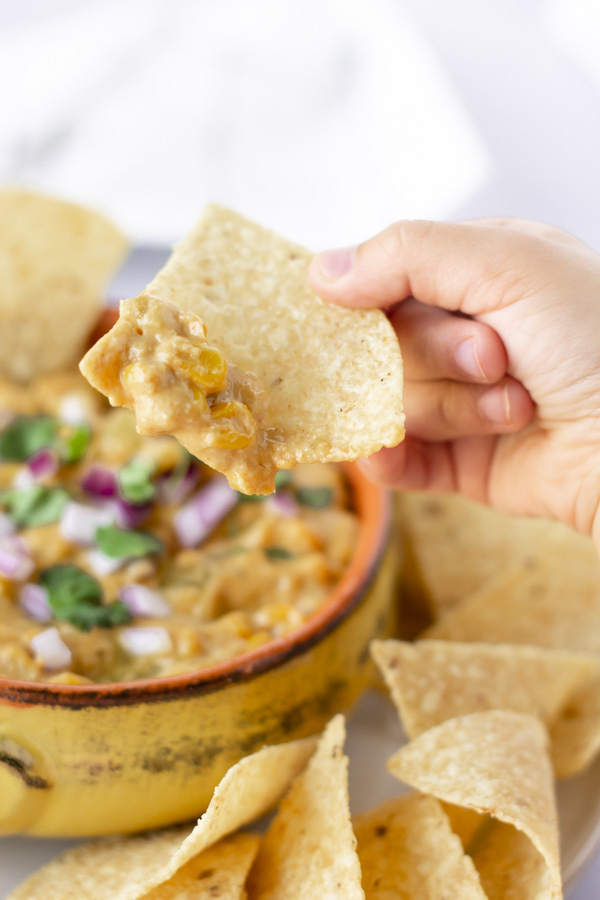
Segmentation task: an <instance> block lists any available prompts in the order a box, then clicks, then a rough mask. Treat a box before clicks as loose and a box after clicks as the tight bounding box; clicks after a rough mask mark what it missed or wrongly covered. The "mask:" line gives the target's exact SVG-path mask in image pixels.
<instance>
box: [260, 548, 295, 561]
mask: <svg viewBox="0 0 600 900" xmlns="http://www.w3.org/2000/svg"><path fill="white" fill-rule="evenodd" d="M265 556H268V557H269V559H293V558H294V554H293V553H290V551H289V550H286V549H285V547H265Z"/></svg>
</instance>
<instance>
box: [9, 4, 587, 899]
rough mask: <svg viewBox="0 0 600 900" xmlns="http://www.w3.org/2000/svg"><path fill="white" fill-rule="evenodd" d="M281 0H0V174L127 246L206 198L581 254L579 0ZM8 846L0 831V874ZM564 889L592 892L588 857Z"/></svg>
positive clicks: (268, 212)
mask: <svg viewBox="0 0 600 900" xmlns="http://www.w3.org/2000/svg"><path fill="white" fill-rule="evenodd" d="M283 8H284V6H283V5H282V4H280V3H278V2H277V0H255V2H253V3H252V4H247V3H244V0H204V2H203V3H202V4H197V3H194V2H193V0H178V2H173V0H152V2H151V3H148V2H145V0H104V2H103V3H102V4H96V3H92V2H91V0H55V2H53V3H52V4H48V3H46V2H45V0H23V2H21V3H18V4H16V3H14V2H12V0H0V78H1V79H2V84H3V85H4V88H3V111H2V116H1V117H0V181H12V182H19V183H24V184H29V185H33V186H37V187H40V188H43V189H45V190H48V191H54V192H56V193H59V194H62V195H65V196H68V197H72V198H73V199H76V200H80V201H84V202H88V203H91V204H93V205H96V206H98V207H99V208H101V209H104V210H105V211H106V212H107V213H108V214H110V215H112V216H113V217H115V218H116V220H117V221H118V222H120V223H121V224H122V226H123V227H125V228H126V229H127V230H128V231H129V233H130V234H131V237H132V240H133V241H134V242H138V243H139V242H141V243H157V244H162V243H165V242H166V243H170V242H171V241H173V240H175V239H177V238H178V237H180V236H181V235H183V234H184V233H185V231H186V230H187V229H188V228H189V226H190V224H191V222H192V220H193V218H194V216H195V215H196V213H197V211H198V209H199V208H200V207H201V206H202V204H203V203H204V202H206V201H208V200H218V201H221V202H224V203H228V204H230V205H231V206H233V207H235V208H238V209H240V210H242V211H243V212H246V213H247V214H248V215H250V216H254V217H255V218H258V219H260V220H262V221H264V222H265V223H268V224H271V225H272V226H273V227H276V228H279V229H281V230H282V231H283V232H284V233H286V234H287V235H289V236H290V237H292V238H295V239H297V240H299V241H302V242H304V243H306V244H307V245H308V246H311V247H313V248H315V249H318V248H320V247H322V246H324V245H327V244H343V243H346V242H348V241H350V240H356V239H360V238H361V237H363V236H366V235H368V234H369V233H371V232H372V231H373V230H374V229H375V228H379V227H382V226H383V225H385V224H387V223H388V222H389V221H390V220H391V219H393V218H399V217H420V218H427V217H440V218H458V217H477V216H487V215H519V216H524V217H527V218H534V219H541V220H544V221H548V222H552V223H554V224H556V225H559V226H562V227H564V228H566V229H568V230H570V231H572V232H573V233H574V234H576V235H578V236H579V237H581V238H582V239H584V240H586V241H587V242H588V243H589V244H590V245H592V246H593V247H595V248H596V249H600V178H599V177H598V160H599V159H600V54H599V53H598V46H600V5H599V4H598V3H597V2H596V0H504V2H503V3H502V4H498V3H490V2H483V3H482V2H481V0H454V2H452V3H447V2H444V0H369V3H364V2H362V0H310V2H309V0H307V2H306V3H304V4H300V6H298V4H294V5H291V4H290V5H288V6H286V7H285V10H286V11H285V13H282V10H283ZM302 48H304V50H302ZM53 850H54V846H52V845H44V846H43V847H40V848H39V854H40V859H41V857H42V856H44V855H46V856H48V855H50V854H51V853H52V852H53ZM29 852H30V845H29V844H25V843H22V842H20V841H19V840H18V839H15V840H10V841H3V842H0V879H2V878H3V877H4V878H5V879H6V877H7V876H6V873H7V872H13V875H14V873H15V872H16V871H17V870H18V869H19V867H20V866H22V858H23V855H24V854H25V855H27V854H28V853H29ZM3 873H4V874H3ZM9 877H13V876H9ZM13 880H14V878H13ZM0 884H1V881H0ZM0 896H1V891H0ZM570 896H571V898H572V900H596V898H600V858H599V859H598V860H597V861H596V862H595V863H594V864H593V865H592V866H591V867H590V869H589V870H588V872H587V873H586V875H585V876H584V877H583V878H582V879H581V881H580V882H579V884H578V885H577V886H576V887H575V889H574V890H573V891H572V893H571V895H570Z"/></svg>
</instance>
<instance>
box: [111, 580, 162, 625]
mask: <svg viewBox="0 0 600 900" xmlns="http://www.w3.org/2000/svg"><path fill="white" fill-rule="evenodd" d="M119 596H120V598H121V600H122V601H123V603H124V604H125V606H126V607H127V609H128V610H129V612H130V613H131V615H132V616H149V617H155V616H156V617H157V618H159V617H160V618H162V617H164V616H169V615H170V614H171V607H170V606H169V604H168V603H167V601H166V600H165V598H164V597H163V595H162V594H161V593H159V591H153V590H152V589H151V588H149V587H146V585H145V584H128V585H126V586H125V587H124V588H121V590H120V591H119Z"/></svg>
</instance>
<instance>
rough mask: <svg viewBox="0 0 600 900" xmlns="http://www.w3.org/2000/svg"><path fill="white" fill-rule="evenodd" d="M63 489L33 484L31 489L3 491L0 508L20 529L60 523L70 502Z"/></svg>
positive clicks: (0, 495) (0, 496) (0, 494)
mask: <svg viewBox="0 0 600 900" xmlns="http://www.w3.org/2000/svg"><path fill="white" fill-rule="evenodd" d="M69 499H70V498H69V495H68V493H67V492H66V491H65V490H63V488H55V487H45V486H44V485H41V484H32V485H30V487H26V488H20V489H12V490H7V491H2V493H0V506H3V507H4V508H5V509H6V511H7V512H8V514H9V516H10V517H11V519H12V520H13V522H14V523H15V524H16V525H18V526H19V527H20V528H35V527H36V526H38V525H50V524H52V522H58V520H59V519H60V517H61V515H62V512H63V510H64V508H65V506H66V505H67V503H68V502H69Z"/></svg>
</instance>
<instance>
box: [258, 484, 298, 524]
mask: <svg viewBox="0 0 600 900" xmlns="http://www.w3.org/2000/svg"><path fill="white" fill-rule="evenodd" d="M265 504H266V506H267V508H268V509H270V510H272V511H273V512H276V513H279V514H280V515H281V516H284V517H285V518H286V519H293V518H295V516H297V515H298V512H299V510H300V507H299V506H298V504H297V503H296V500H295V499H294V497H293V496H292V495H291V494H290V492H289V491H282V492H281V493H280V494H271V495H270V497H267V499H266V500H265Z"/></svg>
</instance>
